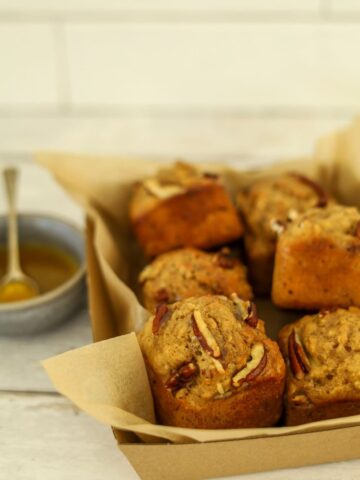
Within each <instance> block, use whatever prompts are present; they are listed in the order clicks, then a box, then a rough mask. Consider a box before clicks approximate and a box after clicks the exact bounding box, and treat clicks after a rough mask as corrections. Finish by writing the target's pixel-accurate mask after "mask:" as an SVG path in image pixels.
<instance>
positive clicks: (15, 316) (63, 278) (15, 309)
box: [0, 214, 85, 335]
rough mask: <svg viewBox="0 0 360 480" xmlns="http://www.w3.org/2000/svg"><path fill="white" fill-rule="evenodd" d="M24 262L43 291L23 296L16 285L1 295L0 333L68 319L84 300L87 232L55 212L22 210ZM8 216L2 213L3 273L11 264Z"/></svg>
mask: <svg viewBox="0 0 360 480" xmlns="http://www.w3.org/2000/svg"><path fill="white" fill-rule="evenodd" d="M18 221H19V241H20V242H19V243H20V263H21V266H22V269H23V271H24V273H25V274H26V275H28V276H29V277H31V278H33V279H34V280H35V282H36V283H37V284H38V286H39V293H40V294H39V295H38V296H36V297H34V298H24V295H23V293H24V292H22V290H21V288H20V287H21V285H18V286H17V285H16V284H14V285H13V286H12V288H10V289H7V291H6V293H5V295H1V296H0V334H8V335H16V334H29V333H36V332H39V331H41V330H44V329H46V328H50V327H51V326H54V325H55V324H58V323H60V322H62V321H64V320H66V319H68V318H71V315H72V314H73V313H74V311H75V310H76V309H77V308H79V307H80V305H84V298H85V253H84V239H83V234H82V232H81V230H80V229H79V228H77V227H76V226H74V225H72V224H71V223H69V222H67V221H64V220H61V219H58V218H56V217H52V216H46V215H40V214H39V215H37V214H24V215H19V219H18ZM6 235H7V221H6V217H0V276H3V275H4V274H5V272H6V265H7V248H6Z"/></svg>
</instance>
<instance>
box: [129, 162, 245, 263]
mask: <svg viewBox="0 0 360 480" xmlns="http://www.w3.org/2000/svg"><path fill="white" fill-rule="evenodd" d="M130 220H131V223H132V226H133V230H134V232H135V235H136V237H137V240H138V243H139V244H140V246H141V248H142V249H143V251H144V253H145V255H146V256H148V257H154V256H156V255H159V254H161V253H164V252H168V251H170V250H174V249H176V248H180V247H184V246H193V247H198V248H204V249H208V248H212V247H216V246H219V245H223V244H226V243H229V242H232V241H234V240H236V239H238V238H239V237H241V235H242V233H243V226H242V223H241V222H240V219H239V217H238V214H237V211H236V208H235V206H234V205H233V203H232V201H231V199H230V197H229V194H228V193H227V192H226V190H225V187H224V185H223V183H222V181H221V179H220V177H219V176H218V175H214V174H209V173H202V172H200V171H199V170H198V169H196V168H195V167H193V166H191V165H188V164H186V163H182V162H178V163H176V164H175V165H174V166H173V167H171V168H166V169H162V170H160V171H159V172H158V174H157V176H156V177H154V178H148V179H146V180H144V181H142V182H138V183H137V184H136V185H135V186H134V191H133V195H132V199H131V203H130Z"/></svg>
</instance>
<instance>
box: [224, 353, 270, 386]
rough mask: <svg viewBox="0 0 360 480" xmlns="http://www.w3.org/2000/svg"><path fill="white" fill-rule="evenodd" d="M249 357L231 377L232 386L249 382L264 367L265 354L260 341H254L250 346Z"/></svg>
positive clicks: (265, 361)
mask: <svg viewBox="0 0 360 480" xmlns="http://www.w3.org/2000/svg"><path fill="white" fill-rule="evenodd" d="M250 355H251V359H250V360H249V361H248V362H247V363H246V365H245V366H244V367H243V368H242V369H241V370H239V371H238V372H237V373H236V374H235V375H234V376H233V378H232V384H233V386H234V387H239V386H240V385H241V384H242V383H243V382H251V381H252V380H254V379H255V378H256V377H258V376H259V375H260V374H261V372H262V371H263V370H264V368H265V367H266V363H267V354H266V350H265V347H264V345H263V344H262V343H255V344H254V345H253V347H252V348H251V352H250Z"/></svg>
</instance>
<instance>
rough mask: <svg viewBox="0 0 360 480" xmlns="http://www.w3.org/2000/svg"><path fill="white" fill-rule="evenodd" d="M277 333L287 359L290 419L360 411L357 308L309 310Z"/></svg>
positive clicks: (359, 318) (359, 322)
mask: <svg viewBox="0 0 360 480" xmlns="http://www.w3.org/2000/svg"><path fill="white" fill-rule="evenodd" d="M279 339H280V347H281V350H282V352H283V354H284V356H285V358H286V359H287V364H288V380H287V392H286V405H287V423H288V424H290V425H293V424H297V423H306V422H310V421H314V420H321V419H326V418H332V417H338V416H339V417H341V416H346V415H354V414H357V413H360V309H358V308H356V307H350V308H349V309H342V308H340V309H337V310H334V311H323V312H320V313H318V314H316V315H307V316H305V317H303V318H302V319H300V320H299V321H297V322H295V323H293V324H289V325H286V326H285V327H284V328H283V329H282V330H281V332H280V334H279Z"/></svg>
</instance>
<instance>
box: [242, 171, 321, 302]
mask: <svg viewBox="0 0 360 480" xmlns="http://www.w3.org/2000/svg"><path fill="white" fill-rule="evenodd" d="M237 200H238V206H239V209H240V211H241V213H242V215H243V218H244V221H245V224H246V232H245V250H246V254H247V257H248V262H249V274H250V279H251V281H252V284H253V287H254V291H255V293H257V294H258V295H264V294H268V293H270V291H271V279H272V273H273V266H274V255H275V246H276V240H277V234H278V232H279V231H281V230H282V229H283V228H284V226H285V225H286V223H287V222H289V221H291V220H293V219H294V218H296V217H297V216H298V215H299V214H300V213H302V212H304V211H306V210H307V209H309V208H311V207H314V206H319V207H324V206H325V205H326V204H327V203H328V196H327V194H326V193H325V192H324V190H323V189H322V188H321V187H320V185H318V184H317V183H315V182H314V181H313V180H310V179H309V178H307V177H304V176H303V175H300V174H298V173H284V174H282V175H277V176H273V177H268V178H265V179H262V180H258V181H256V182H255V183H253V184H252V185H251V186H250V187H249V188H247V189H246V190H244V191H243V192H240V193H239V194H238V197H237Z"/></svg>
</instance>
